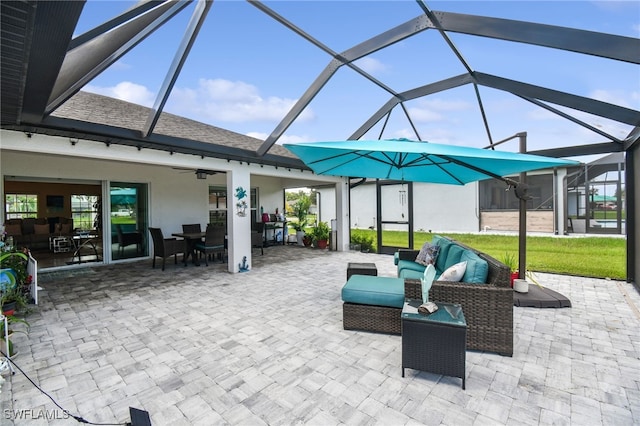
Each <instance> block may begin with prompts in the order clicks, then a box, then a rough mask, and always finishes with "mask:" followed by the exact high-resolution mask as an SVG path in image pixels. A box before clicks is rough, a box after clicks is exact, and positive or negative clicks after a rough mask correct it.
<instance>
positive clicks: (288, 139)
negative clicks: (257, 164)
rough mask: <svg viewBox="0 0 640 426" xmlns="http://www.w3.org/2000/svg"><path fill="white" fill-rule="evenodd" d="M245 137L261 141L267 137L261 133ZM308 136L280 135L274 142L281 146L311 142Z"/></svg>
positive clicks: (249, 134)
mask: <svg viewBox="0 0 640 426" xmlns="http://www.w3.org/2000/svg"><path fill="white" fill-rule="evenodd" d="M247 136H251V137H252V138H256V139H260V140H262V141H264V140H266V139H267V138H268V137H269V135H268V134H267V133H262V132H249V133H247ZM311 141H312V139H310V138H309V137H308V136H297V135H286V134H285V135H282V136H280V138H278V140H277V141H276V144H278V145H282V144H283V143H299V142H311Z"/></svg>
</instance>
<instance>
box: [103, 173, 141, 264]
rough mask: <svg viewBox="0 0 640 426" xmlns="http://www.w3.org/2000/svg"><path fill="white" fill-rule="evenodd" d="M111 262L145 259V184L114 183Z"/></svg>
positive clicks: (110, 193) (110, 219) (111, 195)
mask: <svg viewBox="0 0 640 426" xmlns="http://www.w3.org/2000/svg"><path fill="white" fill-rule="evenodd" d="M109 198H110V206H111V215H110V217H109V227H110V229H111V259H113V260H120V259H131V258H136V257H144V256H147V255H148V254H149V250H148V244H147V241H148V232H147V227H148V226H149V223H148V219H147V218H148V217H149V211H148V205H147V200H148V188H147V185H146V184H142V183H130V182H111V185H110V188H109Z"/></svg>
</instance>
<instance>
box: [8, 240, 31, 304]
mask: <svg viewBox="0 0 640 426" xmlns="http://www.w3.org/2000/svg"><path fill="white" fill-rule="evenodd" d="M28 259H29V258H28V257H27V255H26V254H25V253H23V252H21V251H17V250H15V249H12V250H10V251H3V252H1V254H0V267H1V269H0V306H1V307H2V312H3V314H5V315H13V313H14V312H15V310H22V309H25V308H27V305H28V304H29V298H28V297H27V293H28V288H29V285H30V284H31V279H32V277H31V276H30V275H29V274H28V273H27V261H28Z"/></svg>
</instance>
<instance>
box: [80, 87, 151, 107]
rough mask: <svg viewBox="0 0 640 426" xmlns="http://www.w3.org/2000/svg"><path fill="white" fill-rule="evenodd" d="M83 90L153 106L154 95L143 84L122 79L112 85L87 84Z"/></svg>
mask: <svg viewBox="0 0 640 426" xmlns="http://www.w3.org/2000/svg"><path fill="white" fill-rule="evenodd" d="M83 90H85V91H87V92H91V93H97V94H99V95H104V96H109V97H111V98H116V99H120V100H122V101H127V102H131V103H134V104H138V105H143V106H146V107H150V106H153V102H154V100H155V95H154V93H152V92H151V91H150V90H149V89H147V88H146V87H145V86H142V85H140V84H136V83H132V82H130V81H123V82H121V83H118V84H116V85H115V86H112V87H100V86H92V85H87V86H85V87H84V88H83Z"/></svg>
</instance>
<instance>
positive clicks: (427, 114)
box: [407, 98, 471, 122]
mask: <svg viewBox="0 0 640 426" xmlns="http://www.w3.org/2000/svg"><path fill="white" fill-rule="evenodd" d="M470 108H471V104H469V102H466V101H457V100H456V101H447V100H443V99H437V98H436V99H423V100H420V101H418V104H417V106H413V107H410V108H407V111H409V116H410V117H411V119H412V120H415V121H417V122H438V121H445V120H446V117H447V116H448V113H450V112H456V111H466V110H468V109H470Z"/></svg>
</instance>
